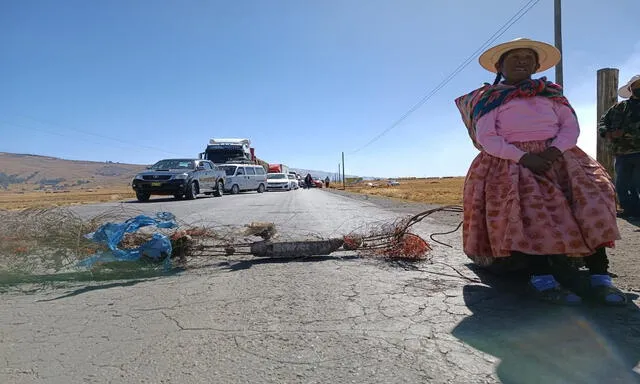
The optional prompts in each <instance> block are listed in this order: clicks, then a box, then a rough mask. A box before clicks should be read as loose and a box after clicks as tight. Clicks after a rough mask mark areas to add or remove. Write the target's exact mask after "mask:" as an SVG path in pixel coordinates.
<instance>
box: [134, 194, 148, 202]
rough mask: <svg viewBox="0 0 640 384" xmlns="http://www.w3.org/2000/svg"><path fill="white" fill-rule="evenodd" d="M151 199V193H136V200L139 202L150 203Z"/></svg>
mask: <svg viewBox="0 0 640 384" xmlns="http://www.w3.org/2000/svg"><path fill="white" fill-rule="evenodd" d="M150 197H151V194H150V193H147V192H136V198H137V199H138V201H139V202H142V203H144V202H145V201H149V198H150Z"/></svg>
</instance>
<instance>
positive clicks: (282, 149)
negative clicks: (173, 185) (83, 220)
mask: <svg viewBox="0 0 640 384" xmlns="http://www.w3.org/2000/svg"><path fill="white" fill-rule="evenodd" d="M526 3H527V1H526V0H522V1H516V0H485V1H481V2H480V1H472V0H450V1H447V2H436V1H427V0H393V1H392V0H384V1H383V0H322V1H310V0H272V1H263V0H244V1H220V0H216V1H213V0H211V1H205V0H200V1H195V0H189V1H181V2H177V1H155V0H154V1H151V0H134V1H131V0H111V1H102V2H96V1H84V0H60V1H50V0H48V1H44V0H32V1H22V0H4V1H2V2H0V52H2V55H0V84H1V86H0V151H3V152H19V153H32V154H42V155H49V156H57V157H62V158H67V159H79V160H97V161H106V160H110V161H118V162H127V163H139V164H149V163H153V162H155V161H156V160H158V159H160V158H164V157H173V156H197V154H198V153H199V152H201V151H202V150H203V149H204V146H205V145H206V143H207V141H208V140H209V138H212V137H246V138H250V139H251V140H252V142H253V145H254V147H255V148H256V153H257V155H258V156H259V157H260V158H262V159H264V160H266V161H268V162H271V163H284V164H287V165H289V166H292V167H298V168H306V169H317V170H325V171H333V170H337V167H338V163H339V162H340V154H341V152H342V151H344V152H345V165H346V172H347V173H348V174H357V175H362V176H381V177H387V176H394V177H395V176H417V177H423V176H450V175H452V176H457V175H464V174H465V172H466V170H467V167H468V165H469V163H470V162H471V160H472V159H473V157H474V156H476V154H477V151H476V150H475V149H474V148H473V146H472V145H471V144H470V142H469V139H468V136H467V133H466V129H465V128H464V125H463V124H462V122H461V120H460V117H459V114H458V111H457V109H456V108H455V105H454V104H453V100H454V99H455V98H456V97H457V96H459V95H461V94H464V93H466V92H468V91H470V90H472V89H473V88H476V87H477V86H479V85H480V84H481V83H482V82H484V81H491V80H492V79H493V76H492V74H490V73H488V72H486V71H484V70H483V69H481V68H480V66H479V65H478V64H477V60H476V59H474V60H473V62H471V64H470V65H468V66H467V67H466V68H465V69H464V70H463V71H462V72H460V73H459V74H457V75H456V76H455V77H454V78H453V79H452V80H451V81H450V82H449V83H448V84H447V85H446V86H444V87H443V88H442V89H441V90H440V91H438V92H437V93H436V94H434V96H433V97H432V98H430V99H429V100H428V101H427V102H426V103H425V104H424V105H423V106H422V107H421V108H420V109H418V110H417V111H416V112H415V113H413V114H412V115H410V116H409V117H408V118H407V119H406V120H405V121H404V122H403V123H402V124H400V125H398V126H397V127H395V128H394V129H392V130H390V131H389V132H388V133H386V134H385V135H384V136H382V137H381V138H380V139H379V140H377V141H375V142H373V143H371V144H370V145H368V146H366V147H364V148H363V146H365V144H367V143H368V142H369V141H370V140H371V139H372V138H374V137H375V136H377V135H378V134H380V133H381V132H382V131H384V130H385V129H387V128H389V127H390V126H391V125H392V124H393V123H394V122H395V121H396V120H398V118H400V117H401V116H402V115H403V114H404V113H405V112H407V110H408V109H409V108H411V107H412V106H413V105H415V104H416V103H417V102H418V101H419V100H420V99H421V98H422V97H424V96H425V95H426V94H428V93H429V92H430V91H432V90H433V89H434V88H435V87H436V86H437V85H438V84H440V83H441V82H442V81H443V80H444V79H445V78H446V77H447V76H449V74H451V73H452V72H453V70H454V69H455V68H456V67H458V65H460V64H461V63H462V62H463V61H464V60H465V59H466V58H467V57H469V55H471V54H472V53H473V52H474V51H476V50H477V49H478V48H479V47H481V46H482V44H483V43H484V42H485V41H486V40H487V39H489V38H490V37H491V36H492V35H493V34H494V33H495V32H496V31H497V30H498V29H499V28H500V26H502V25H503V24H504V23H505V22H506V21H507V20H508V19H509V18H511V17H512V16H513V15H514V14H515V13H516V12H517V11H518V10H519V9H520V8H521V7H522V6H523V5H525V4H526ZM563 3H564V4H563V48H564V84H565V89H566V90H565V94H566V95H567V96H568V97H569V99H570V101H571V102H572V103H573V104H574V107H575V108H576V110H577V112H578V115H579V119H580V123H581V126H582V135H581V138H580V141H579V145H580V146H581V147H582V148H583V149H585V150H586V151H587V152H588V153H590V154H592V155H593V156H595V122H596V119H597V116H596V110H595V102H596V71H597V69H599V68H604V67H615V68H619V69H620V81H621V82H623V81H626V80H627V79H628V78H629V77H631V76H632V75H633V74H636V73H638V72H640V35H638V15H640V2H639V1H637V0H616V1H611V2H609V4H610V5H607V3H606V2H603V1H601V0H565V1H564V2H563ZM516 37H529V38H534V39H540V40H545V41H548V42H551V43H553V1H552V0H540V1H539V2H538V3H537V4H536V5H535V6H534V7H533V8H532V9H531V10H530V11H529V12H528V13H527V14H526V15H525V16H523V17H522V18H521V19H520V20H519V21H518V22H517V23H515V24H514V25H513V26H512V27H511V28H510V29H509V30H508V31H507V32H505V33H504V34H503V35H502V36H501V37H500V38H499V39H498V40H497V41H496V43H499V42H503V41H508V40H511V39H513V38H516ZM545 74H546V75H547V76H549V78H550V79H553V76H554V72H553V70H551V71H548V72H546V73H545ZM0 168H1V165H0ZM0 171H1V169H0Z"/></svg>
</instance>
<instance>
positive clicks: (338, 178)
mask: <svg viewBox="0 0 640 384" xmlns="http://www.w3.org/2000/svg"><path fill="white" fill-rule="evenodd" d="M339 182H340V163H338V177H336V184H338V183H339Z"/></svg>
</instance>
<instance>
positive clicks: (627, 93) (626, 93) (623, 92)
mask: <svg viewBox="0 0 640 384" xmlns="http://www.w3.org/2000/svg"><path fill="white" fill-rule="evenodd" d="M635 83H640V77H637V76H634V77H632V78H631V80H629V82H628V83H627V84H625V85H623V86H622V87H620V88H618V96H620V97H622V98H623V99H628V98H630V97H631V96H632V95H633V92H632V91H631V87H632V86H633V85H634V84H635Z"/></svg>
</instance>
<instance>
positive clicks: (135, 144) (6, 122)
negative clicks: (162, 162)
mask: <svg viewBox="0 0 640 384" xmlns="http://www.w3.org/2000/svg"><path fill="white" fill-rule="evenodd" d="M21 116H23V117H24V118H27V119H29V120H32V121H34V122H36V123H40V124H42V125H50V126H52V127H58V128H62V129H65V130H68V131H74V132H78V133H82V134H84V135H88V136H94V137H97V138H100V139H107V140H112V141H115V142H118V143H121V144H125V145H128V146H130V147H133V148H144V149H148V150H152V151H155V152H162V153H166V154H169V155H176V156H177V155H178V154H177V153H175V152H170V151H167V150H164V149H162V148H157V147H152V146H148V145H144V144H140V143H133V142H129V141H126V140H122V139H118V138H114V137H109V136H106V135H102V134H99V133H94V132H89V131H84V130H81V129H77V128H73V127H68V126H67V127H63V126H61V125H59V124H54V123H51V122H46V121H43V120H39V119H35V118H33V117H30V116H26V115H21ZM0 123H2V124H5V125H9V126H14V127H20V128H24V129H28V130H34V131H40V132H46V133H49V134H53V135H58V136H63V137H65V136H66V137H75V138H77V139H80V140H83V141H86V142H90V143H92V144H97V145H101V144H102V143H96V142H92V141H89V140H86V139H83V138H81V137H78V136H68V135H65V134H63V133H60V132H54V131H49V130H47V129H42V128H36V127H33V126H26V125H24V124H16V123H11V122H9V121H3V120H0ZM120 148H121V149H127V150H130V149H131V148H125V147H122V146H120Z"/></svg>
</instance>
